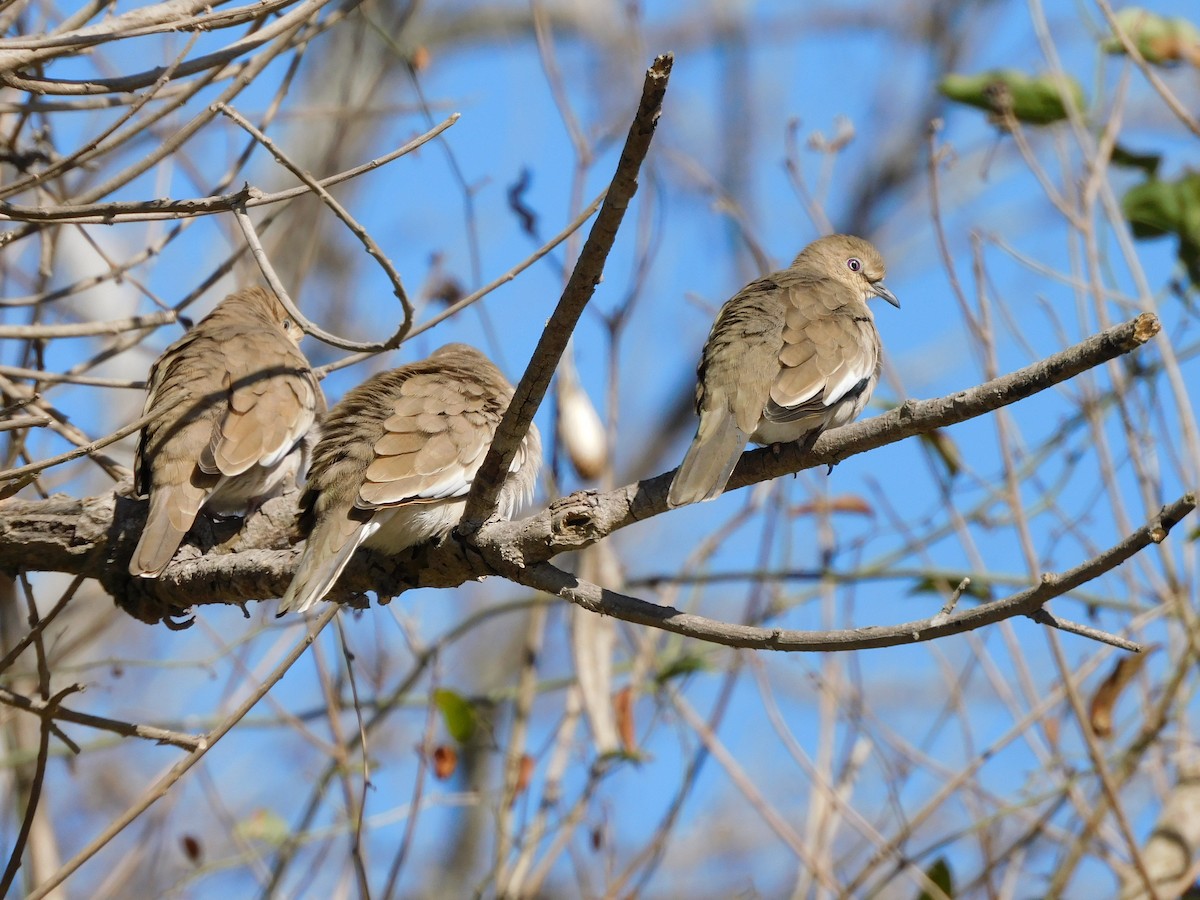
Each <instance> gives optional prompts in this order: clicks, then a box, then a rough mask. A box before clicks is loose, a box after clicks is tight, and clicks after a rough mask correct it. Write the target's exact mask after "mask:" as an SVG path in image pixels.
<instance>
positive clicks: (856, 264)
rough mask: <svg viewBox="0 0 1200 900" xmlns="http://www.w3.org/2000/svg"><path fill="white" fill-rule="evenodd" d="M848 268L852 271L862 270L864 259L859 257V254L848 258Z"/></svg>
mask: <svg viewBox="0 0 1200 900" xmlns="http://www.w3.org/2000/svg"><path fill="white" fill-rule="evenodd" d="M846 268H848V269H849V270H850V271H851V272H861V271H862V260H861V259H859V258H858V257H857V256H852V257H850V258H849V259H848V260H846Z"/></svg>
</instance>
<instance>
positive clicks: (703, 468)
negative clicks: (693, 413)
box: [667, 412, 749, 507]
mask: <svg viewBox="0 0 1200 900" xmlns="http://www.w3.org/2000/svg"><path fill="white" fill-rule="evenodd" d="M748 440H749V437H748V436H747V434H746V432H744V431H742V430H741V429H740V428H738V426H737V421H736V420H735V419H734V417H733V415H732V414H731V413H728V412H724V413H718V412H709V413H708V414H707V415H702V416H701V417H700V428H699V430H698V431H697V432H696V437H695V438H694V439H693V440H692V446H690V447H688V452H687V455H686V456H684V458H683V463H682V464H681V465H680V466H679V471H678V472H676V473H675V479H674V480H673V481H672V482H671V489H670V491H668V492H667V505H668V506H670V507H676V506H684V505H685V504H688V503H695V502H697V501H699V500H712V499H713V498H714V497H716V496H717V495H718V494H720V493H721V492H722V491H723V490H724V489H725V484H726V483H727V482H728V481H729V476H730V475H732V474H733V467H734V466H736V465H737V461H738V458H739V457H740V456H741V455H742V451H743V450H744V449H746V442H747V441H748Z"/></svg>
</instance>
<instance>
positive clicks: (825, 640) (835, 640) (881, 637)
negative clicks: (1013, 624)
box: [497, 494, 1196, 652]
mask: <svg viewBox="0 0 1200 900" xmlns="http://www.w3.org/2000/svg"><path fill="white" fill-rule="evenodd" d="M1195 508H1196V498H1195V496H1194V495H1192V494H1187V495H1186V496H1184V497H1181V498H1180V499H1178V500H1176V501H1175V502H1174V503H1172V504H1170V505H1169V506H1165V507H1163V509H1162V512H1160V513H1159V515H1158V516H1157V517H1156V518H1155V519H1154V520H1152V521H1151V522H1149V523H1147V524H1146V525H1144V526H1142V527H1141V528H1139V529H1138V530H1137V531H1135V532H1134V533H1133V534H1131V535H1129V536H1128V537H1127V538H1125V540H1123V541H1121V542H1120V543H1119V544H1116V545H1115V546H1113V547H1111V548H1109V549H1108V550H1106V551H1105V552H1103V553H1101V554H1100V555H1098V556H1096V557H1093V558H1092V559H1089V560H1088V561H1087V562H1084V563H1082V564H1081V565H1079V566H1076V567H1075V568H1073V569H1071V570H1070V571H1068V572H1064V573H1063V574H1061V575H1051V574H1046V575H1043V576H1042V580H1041V583H1039V584H1038V585H1037V586H1036V587H1032V588H1029V589H1027V590H1024V591H1021V592H1020V593H1017V594H1013V595H1011V596H1009V597H1005V598H1003V599H1001V600H995V601H993V602H991V603H985V604H983V605H981V606H977V607H974V608H973V609H969V610H966V611H964V612H956V613H954V614H952V615H944V614H942V613H938V614H937V615H935V616H932V617H930V618H928V619H920V620H918V621H915V622H904V623H902V624H900V625H888V626H867V627H864V628H849V629H843V630H838V631H793V630H788V629H783V628H761V627H758V626H755V625H738V624H734V623H729V622H718V621H715V620H713V619H708V618H705V617H704V616H697V615H693V614H691V613H685V612H680V611H679V610H677V609H674V608H673V607H670V606H659V605H657V604H654V603H647V602H646V601H644V600H638V599H637V598H636V597H628V596H626V595H624V594H618V593H617V592H616V591H609V590H605V589H604V588H601V587H599V586H597V585H594V584H590V583H588V582H586V581H580V580H579V579H578V578H576V577H575V576H574V575H572V574H570V573H569V572H564V571H562V570H561V569H558V568H555V567H554V566H552V565H551V564H550V563H538V564H537V565H534V566H529V567H526V568H521V567H519V566H516V565H513V564H511V563H505V562H503V561H500V562H499V564H498V565H497V568H498V569H500V570H501V574H503V575H505V576H507V577H508V578H510V579H511V580H513V581H516V582H519V583H521V584H524V585H526V586H527V587H532V588H537V589H538V590H542V591H545V592H547V593H549V594H554V595H555V596H558V597H562V598H563V599H565V600H570V601H571V602H572V603H575V604H577V605H579V606H582V607H583V608H584V609H587V610H590V611H591V612H595V613H600V614H601V615H610V616H614V617H616V618H618V619H623V620H625V621H626V622H633V623H634V624H636V625H650V626H653V627H655V628H662V629H664V630H666V631H673V632H675V633H676V634H681V635H684V636H686V637H692V638H696V639H698V640H702V641H707V642H709V643H712V644H724V645H725V646H728V647H744V648H746V649H751V650H787V651H792V652H795V651H809V652H811V651H825V652H828V651H834V650H838V651H841V650H867V649H872V648H876V647H895V646H898V645H900V644H915V643H918V642H921V641H929V640H933V639H934V638H940V637H945V636H946V635H950V634H962V633H963V632H964V631H973V630H974V629H976V628H982V627H983V626H984V625H991V624H994V623H996V622H1000V621H1002V620H1004V619H1011V618H1013V617H1014V616H1034V615H1035V614H1036V613H1038V612H1039V611H1040V610H1041V608H1042V607H1043V606H1045V604H1046V603H1048V602H1049V601H1051V600H1053V599H1054V598H1055V597H1061V596H1062V595H1063V594H1065V593H1067V592H1068V591H1071V590H1073V589H1075V588H1077V587H1079V586H1080V585H1081V584H1085V583H1086V582H1088V581H1091V580H1092V579H1093V578H1097V577H1099V576H1100V575H1103V574H1104V573H1105V572H1108V571H1110V570H1112V569H1114V568H1116V567H1117V566H1119V565H1120V564H1121V563H1123V562H1125V560H1127V559H1129V557H1131V556H1133V554H1135V553H1137V552H1138V551H1139V550H1142V549H1144V548H1145V547H1148V546H1150V545H1151V544H1157V543H1161V542H1162V541H1163V540H1164V539H1165V538H1166V536H1167V534H1168V533H1169V532H1170V531H1171V529H1172V528H1173V527H1174V526H1175V525H1176V524H1178V522H1179V521H1180V519H1182V518H1183V517H1184V516H1186V515H1187V514H1188V513H1189V512H1191V511H1192V510H1193V509H1195Z"/></svg>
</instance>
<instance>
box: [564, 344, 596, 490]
mask: <svg viewBox="0 0 1200 900" xmlns="http://www.w3.org/2000/svg"><path fill="white" fill-rule="evenodd" d="M556 393H557V398H558V439H559V441H560V442H561V443H562V446H563V449H564V450H566V451H567V458H568V459H570V460H571V466H572V467H573V468H574V469H575V471H576V473H578V475H579V477H580V478H584V479H587V480H588V481H591V480H593V479H596V478H599V477H600V476H601V475H603V474H604V469H605V467H606V466H607V465H608V435H607V434H606V433H605V431H604V423H603V422H602V421H600V414H599V413H597V412H596V407H595V406H594V405H593V404H592V398H591V397H589V396H588V393H587V391H585V390H584V389H583V388H582V387H581V386H580V384H579V378H578V376H577V375H576V374H575V363H574V361H573V360H571V359H570V358H569V357H568V356H567V355H565V354H564V356H563V359H562V362H561V363H560V366H559V371H558V384H557V392H556Z"/></svg>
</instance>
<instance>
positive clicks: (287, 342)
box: [129, 288, 325, 578]
mask: <svg viewBox="0 0 1200 900" xmlns="http://www.w3.org/2000/svg"><path fill="white" fill-rule="evenodd" d="M303 337H304V333H303V332H302V331H301V329H300V328H299V326H297V325H296V323H295V322H293V321H292V319H291V317H290V316H289V315H288V313H287V310H286V309H284V307H283V304H282V303H280V302H279V300H278V299H276V297H275V296H274V295H273V294H270V293H268V292H267V291H265V290H263V289H262V288H248V289H246V290H243V291H238V292H237V293H236V294H230V295H229V296H228V297H226V298H225V299H224V300H222V301H221V302H220V303H219V304H218V305H217V307H216V309H214V310H213V311H212V312H211V313H209V314H208V315H207V316H205V317H204V318H203V319H201V320H200V322H199V323H198V324H197V325H196V326H195V327H194V328H192V329H191V330H190V331H188V333H187V334H185V335H184V336H183V337H181V338H180V339H179V340H177V341H176V342H175V343H174V344H172V345H171V346H170V347H168V348H167V349H166V350H165V351H164V352H163V355H162V356H160V357H159V358H158V360H157V361H156V362H155V363H154V366H153V368H151V370H150V385H149V389H148V391H147V396H146V409H145V412H146V413H147V414H149V413H155V414H156V415H155V418H154V419H152V420H151V421H150V422H149V423H148V424H147V425H146V426H145V428H143V429H142V434H141V439H140V440H139V441H138V448H137V457H136V461H135V464H134V483H135V485H136V487H137V490H138V492H139V493H141V494H149V495H150V512H149V514H148V515H147V517H146V527H145V530H144V531H143V532H142V537H141V539H140V540H139V541H138V545H137V549H136V550H134V552H133V559H131V560H130V562H129V571H130V573H131V574H133V575H140V576H142V577H145V578H154V577H156V576H158V575H159V574H161V573H162V570H163V569H164V568H166V566H167V563H169V562H170V561H171V557H172V556H174V555H175V551H176V550H178V549H179V544H180V543H181V542H182V541H183V536H184V535H185V534H187V532H188V529H189V528H191V527H192V523H193V522H195V520H196V516H197V514H198V513H199V512H200V510H201V508H203V509H205V510H206V511H207V512H209V513H212V514H213V515H216V516H233V515H245V514H247V513H248V512H251V511H252V510H254V509H255V508H257V506H258V505H259V504H261V503H262V502H263V501H264V500H267V499H269V498H270V497H273V496H275V495H276V494H279V493H282V492H283V491H284V490H286V489H288V488H289V487H291V486H292V485H293V484H295V483H296V480H297V478H298V477H299V475H300V472H301V470H302V469H303V468H304V465H305V463H306V461H307V456H308V451H309V449H310V447H311V436H310V434H309V432H310V429H312V427H313V423H314V421H315V420H316V418H317V417H318V416H319V415H321V414H323V413H324V412H325V398H324V396H323V395H322V394H321V388H320V386H319V385H318V384H317V379H316V376H315V375H313V373H312V370H311V369H310V368H309V365H308V360H307V359H305V358H304V354H303V353H301V352H300V350H299V348H298V347H297V345H298V344H299V343H300V340H301V338H303Z"/></svg>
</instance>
